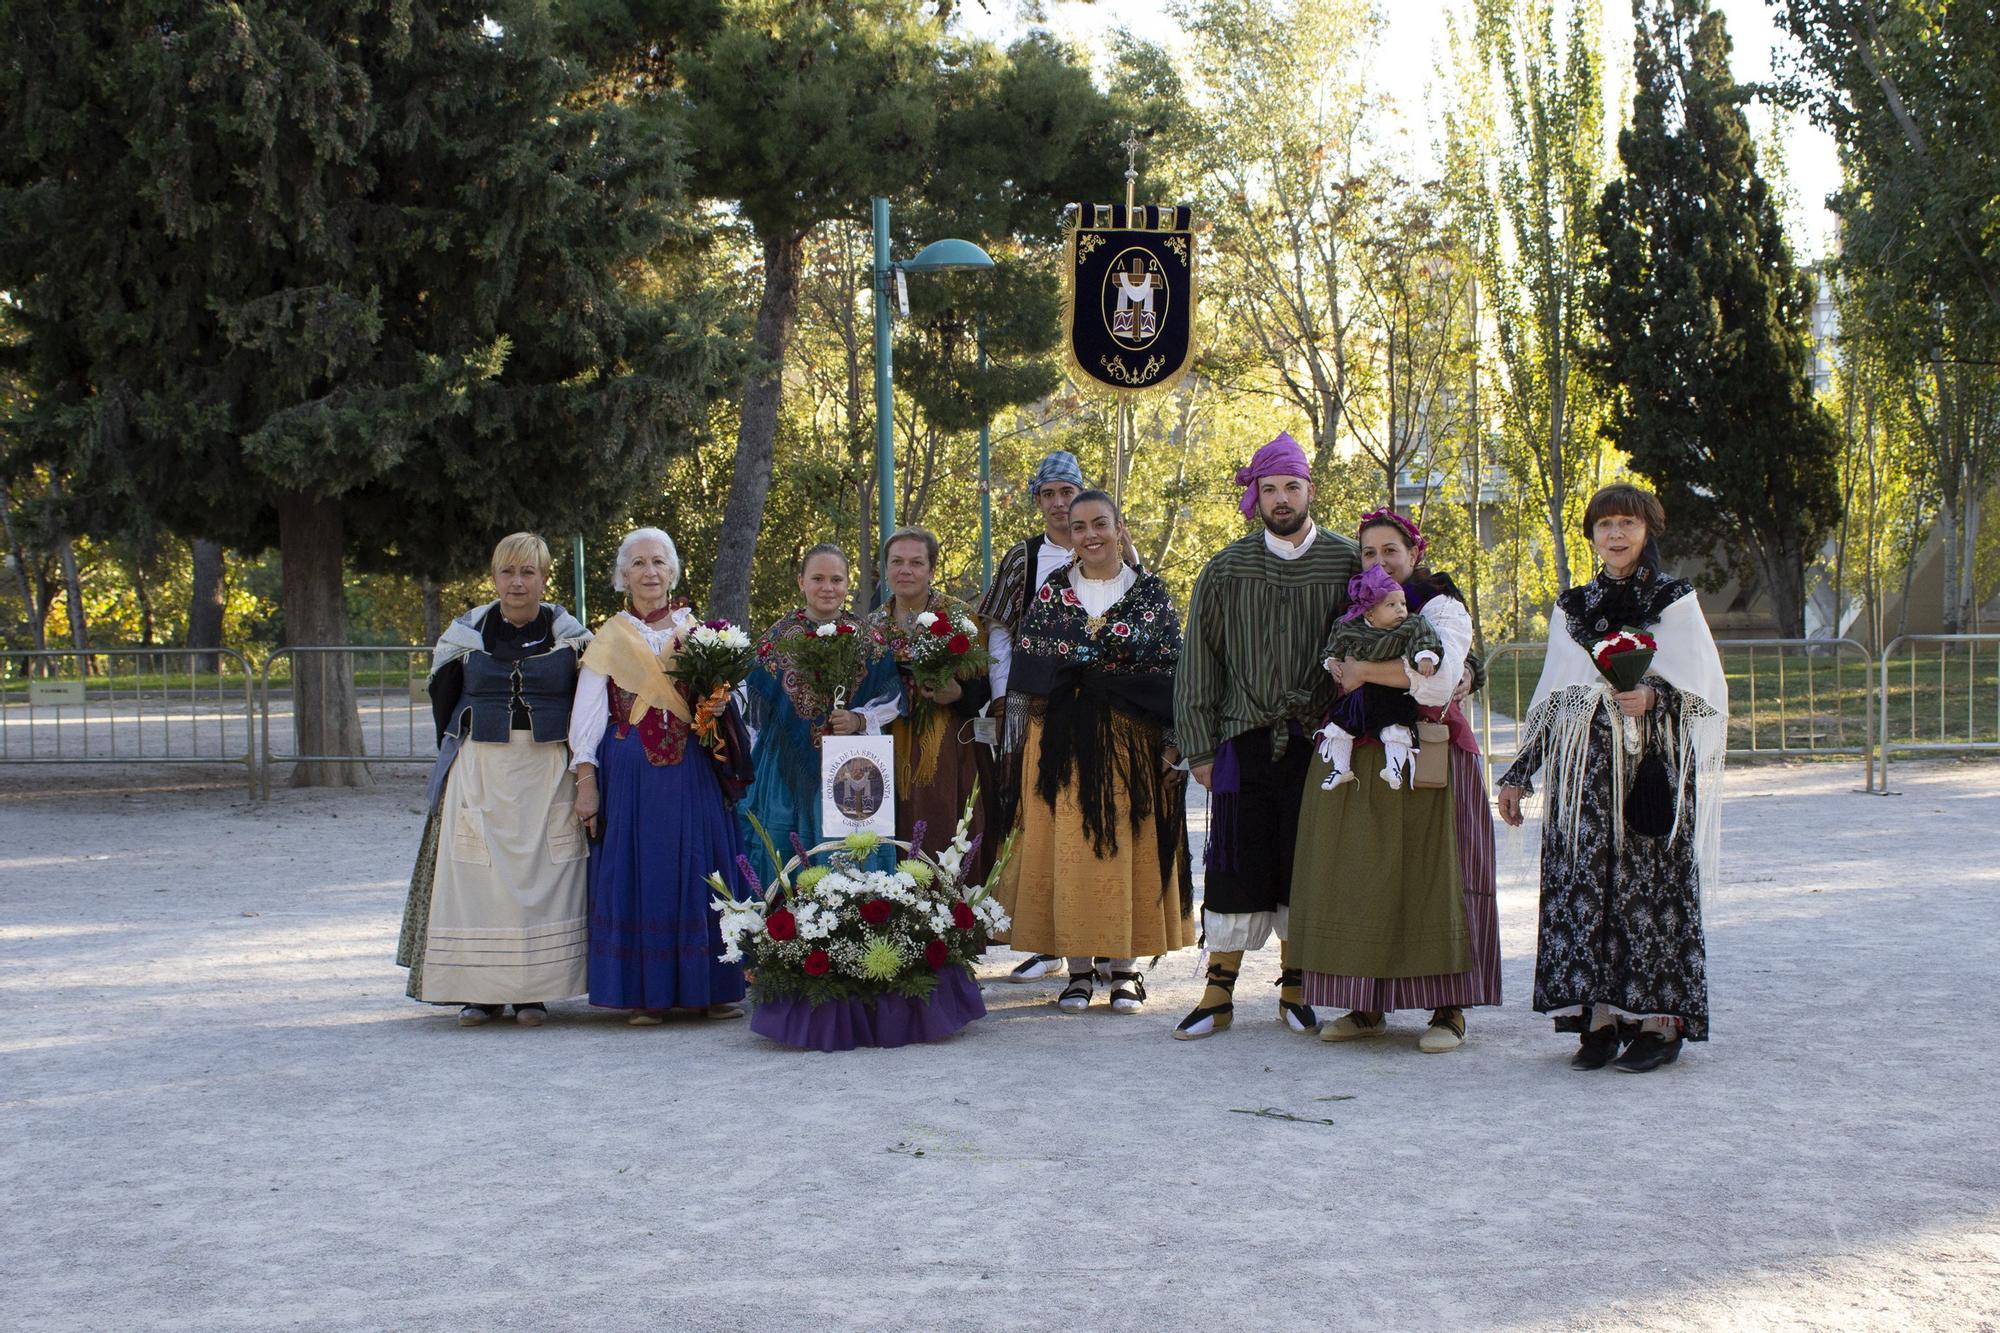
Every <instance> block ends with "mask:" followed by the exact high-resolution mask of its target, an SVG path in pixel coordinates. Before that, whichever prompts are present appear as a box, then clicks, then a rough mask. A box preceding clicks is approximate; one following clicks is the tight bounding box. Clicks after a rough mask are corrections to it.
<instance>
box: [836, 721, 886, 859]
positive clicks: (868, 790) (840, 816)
mask: <svg viewBox="0 0 2000 1333" xmlns="http://www.w3.org/2000/svg"><path fill="white" fill-rule="evenodd" d="M819 783H820V802H819V805H820V810H819V820H820V828H821V830H822V831H823V832H824V833H825V835H826V836H827V837H829V838H839V837H845V836H847V835H848V834H850V833H879V834H881V835H882V836H883V837H885V838H893V837H895V836H896V743H895V741H893V740H892V739H890V738H889V737H887V736H828V737H825V738H824V739H823V740H821V742H820V749H819Z"/></svg>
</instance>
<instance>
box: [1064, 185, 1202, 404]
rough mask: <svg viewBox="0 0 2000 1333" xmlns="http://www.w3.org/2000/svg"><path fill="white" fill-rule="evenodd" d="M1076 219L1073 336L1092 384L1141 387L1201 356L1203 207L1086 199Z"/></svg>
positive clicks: (1075, 365)
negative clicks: (1198, 220) (1197, 221)
mask: <svg viewBox="0 0 2000 1333" xmlns="http://www.w3.org/2000/svg"><path fill="white" fill-rule="evenodd" d="M1071 218H1072V221H1071V225H1070V228H1069V270H1068V289H1067V291H1066V292H1065V294H1064V298H1063V332H1064V342H1065V345H1066V346H1067V348H1068V352H1069V363H1070V366H1071V368H1072V369H1073V370H1074V371H1075V372H1076V373H1077V374H1078V375H1080V376H1081V377H1083V379H1084V381H1085V382H1086V383H1089V384H1092V385H1096V386H1097V387H1100V388H1104V389H1109V390H1111V391H1112V392H1113V393H1116V394H1140V393H1144V392H1146V391H1147V390H1149V389H1164V388H1167V387H1169V386H1171V385H1173V384H1174V383H1176V382H1177V381H1178V380H1179V379H1180V378H1181V376H1183V375H1185V374H1186V373H1187V371H1188V367H1189V366H1191V365H1192V364H1193V363H1194V312H1195V236H1194V228H1193V225H1192V224H1193V220H1194V219H1193V211H1192V210H1191V209H1188V208H1186V207H1175V208H1162V207H1159V206H1157V205H1151V204H1148V205H1144V206H1141V207H1134V208H1128V207H1127V206H1125V205H1124V204H1078V205H1077V206H1076V207H1075V210H1074V211H1073V213H1072V214H1071Z"/></svg>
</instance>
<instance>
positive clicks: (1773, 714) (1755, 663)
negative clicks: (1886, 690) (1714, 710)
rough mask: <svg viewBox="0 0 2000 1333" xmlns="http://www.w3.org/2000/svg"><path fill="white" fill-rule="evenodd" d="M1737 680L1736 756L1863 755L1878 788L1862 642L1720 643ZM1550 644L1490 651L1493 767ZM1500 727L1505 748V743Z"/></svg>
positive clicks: (1515, 743)
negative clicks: (1496, 739) (1498, 741)
mask: <svg viewBox="0 0 2000 1333" xmlns="http://www.w3.org/2000/svg"><path fill="white" fill-rule="evenodd" d="M1715 646H1716V650H1717V651H1718V652H1719V653H1721V655H1722V669H1723V674H1724V675H1725V676H1727V677H1728V679H1729V748H1728V751H1727V753H1728V755H1729V756H1730V757H1731V758H1736V759H1748V758H1765V757H1791V756H1798V755H1835V756H1841V755H1854V756H1858V757H1859V758H1860V759H1861V762H1862V768H1863V774H1864V783H1865V789H1866V790H1869V791H1873V790H1875V747H1874V737H1875V711H1876V697H1875V689H1874V681H1873V679H1872V676H1873V667H1874V662H1873V660H1872V659H1871V658H1870V656H1869V654H1868V650H1867V648H1865V647H1863V646H1862V645H1861V644H1859V643H1856V642H1855V641H1854V640H1853V639H1718V640H1716V644H1715ZM1546 649H1547V645H1545V644H1540V643H1507V644H1502V645H1500V646H1499V647H1498V648H1495V649H1493V650H1492V651H1491V652H1490V653H1489V654H1488V655H1487V685H1486V691H1485V693H1483V694H1482V695H1480V696H1479V698H1478V699H1477V700H1475V702H1474V712H1475V716H1476V717H1477V725H1478V727H1479V738H1480V748H1481V749H1483V750H1484V751H1485V753H1486V760H1487V763H1489V764H1501V763H1511V762H1512V761H1513V759H1514V757H1515V755H1516V754H1518V753H1519V749H1520V741H1519V728H1520V722H1521V719H1522V718H1524V717H1525V716H1526V714H1527V710H1528V704H1529V702H1530V700H1531V699H1532V698H1533V697H1534V691H1535V682H1536V681H1537V680H1538V679H1539V678H1540V676H1541V669H1542V657H1543V655H1544V653H1545V652H1546ZM1496 721H1497V730H1498V732H1499V735H1500V738H1501V746H1500V748H1498V749H1496V747H1495V743H1494V735H1495V731H1496Z"/></svg>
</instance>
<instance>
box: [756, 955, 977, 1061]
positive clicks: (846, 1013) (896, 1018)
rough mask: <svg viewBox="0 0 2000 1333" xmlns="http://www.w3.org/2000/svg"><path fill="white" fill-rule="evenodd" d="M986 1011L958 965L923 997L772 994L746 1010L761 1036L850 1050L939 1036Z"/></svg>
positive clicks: (938, 1038)
mask: <svg viewBox="0 0 2000 1333" xmlns="http://www.w3.org/2000/svg"><path fill="white" fill-rule="evenodd" d="M985 1016H986V1001H985V1000H983V999H982V998H980V995H979V983H978V982H976V981H974V980H973V979H972V974H971V973H970V972H967V971H966V970H965V969H964V968H962V967H949V968H946V969H945V970H944V971H943V972H941V973H939V974H938V984H937V989H936V990H934V991H932V992H931V994H930V998H928V999H924V1000H910V999H905V998H904V997H903V996H900V995H884V996H881V997H879V998H877V999H872V1000H836V1001H834V1002H832V1003H831V1004H820V1005H815V1004H811V1003H809V1002H807V1001H805V1000H770V1001H766V1002H764V1003H762V1004H759V1005H757V1006H756V1007H755V1008H754V1009H752V1010H751V1011H750V1030H751V1031H752V1032H754V1033H756V1034H757V1035H758V1036H760V1037H769V1038H770V1039H771V1040H772V1041H777V1042H783V1043H784V1044H785V1045H787V1046H796V1047H799V1048H800V1049H801V1050H808V1051H851V1050H853V1049H854V1048H855V1047H857V1046H883V1047H888V1046H907V1045H909V1044H910V1043H912V1042H918V1041H942V1040H944V1039H945V1038H946V1037H949V1036H950V1035H951V1034H952V1033H954V1032H957V1031H958V1030H959V1029H960V1028H962V1027H964V1026H965V1025H966V1024H967V1023H970V1022H971V1021H972V1020H973V1019H975V1018H984V1017H985Z"/></svg>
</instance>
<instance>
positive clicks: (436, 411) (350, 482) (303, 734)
mask: <svg viewBox="0 0 2000 1333" xmlns="http://www.w3.org/2000/svg"><path fill="white" fill-rule="evenodd" d="M0 37H4V40H5V41H6V42H7V43H8V45H9V47H10V51H11V58H10V59H9V60H8V61H7V62H5V67H4V71H0V103H4V105H5V106H6V107H7V108H8V113H7V116H6V119H5V122H4V125H0V288H4V289H5V290H6V291H8V292H9V293H10V295H11V296H12V298H13V299H14V300H15V302H16V303H17V307H18V314H19V316H20V319H21V323H22V325H23V327H24V328H25V330H26V334H27V336H26V339H25V342H24V344H23V348H22V361H23V364H24V371H23V373H24V375H25V376H26V378H27V379H28V380H29V382H30V383H31V384H32V386H33V389H34V399H33V406H32V410H31V412H30V413H29V414H28V416H27V417H26V419H24V420H21V421H19V422H18V423H17V426H16V430H17V439H18V440H19V441H21V442H23V444H24V452H25V453H26V454H27V455H28V456H30V457H40V458H43V459H46V460H54V461H59V462H61V463H62V464H63V470H64V471H65V472H66V473H67V474H68V475H69V476H71V477H72V479H73V484H74V485H75V486H77V487H79V488H80V487H84V486H88V487H90V488H91V490H92V492H93V495H94V497H95V498H96V499H97V500H98V502H100V503H106V502H109V501H110V500H111V499H119V500H122V501H123V502H124V503H126V504H129V505H133V506H139V507H143V508H144V509H145V510H147V511H149V512H151V513H154V514H157V515H158V516H160V517H161V518H162V519H163V520H165V521H166V522H167V523H168V524H170V525H171V526H172V527H174V528H176V529H177V530H179V531H181V532H184V533H186V534H188V535H190V536H199V537H205V538H210V539H214V540H219V541H223V542H225V543H226V544H228V545H230V546H232V547H235V548H237V549H242V550H259V549H263V548H265V547H267V546H269V545H270V544H272V543H273V542H274V541H275V542H276V544H277V545H278V546H279V548H280V551H281V553H282V556H283V578H284V589H283V608H284V615H285V630H286V636H287V639H288V641H289V642H291V643H294V644H340V643H344V642H345V641H346V636H347V626H346V616H345V609H344V602H343V592H342V588H343V571H344V562H345V561H346V560H352V562H353V563H354V564H355V565H356V566H358V567H360V568H363V569H384V568H394V569H399V570H404V571H407V572H409V573H412V574H417V575H420V576H433V577H436V576H443V575H446V574H452V573H457V572H462V571H463V570H464V569H466V568H467V567H477V566H478V565H480V564H481V563H483V560H484V557H485V554H486V552H487V550H489V549H490V545H491V542H492V540H493V539H494V537H495V536H496V535H498V534H499V533H502V532H505V531H508V530H510V529H514V528H522V527H543V528H547V529H550V530H553V531H558V532H560V531H562V530H565V529H568V528H570V527H571V526H572V525H576V524H580V523H581V522H583V521H585V520H586V519H589V518H592V517H594V516H596V515H598V514H601V513H603V512H604V511H605V510H607V509H608V508H610V507H611V506H612V505H613V504H614V503H615V502H616V501H617V500H618V499H619V498H620V497H621V496H622V495H623V494H624V493H626V492H627V491H628V490H629V489H630V488H631V487H632V486H633V485H635V484H636V483H637V481H638V480H639V479H640V478H643V477H646V476H647V475H649V474H652V473H655V472H656V471H657V468H658V465H659V463H660V461H661V460H662V459H663V458H664V457H665V456H666V454H667V453H668V452H669V451H671V450H672V449H674V448H676V447H679V446H681V445H682V444H684V443H685V442H686V441H687V440H688V439H689V438H691V436H692V434H693V432H695V431H697V430H698V429H699V428H700V425H701V423H702V420H703V417H704V415H705V411H706V408H707V405H708V403H709V402H710V401H711V400H712V399H713V397H714V396H715V395H716V394H717V393H718V392H720V391H721V390H723V389H724V388H725V387H726V385H725V383H724V382H723V378H724V373H725V371H726V370H727V365H728V363H727V360H726V357H725V355H724V353H725V352H726V350H727V347H728V344H727V342H726V341H725V340H722V339H719V338H717V337H715V336H714V334H713V332H712V329H711V327H710V325H709V323H708V322H707V318H706V310H705V307H704V306H703V305H702V304H701V303H700V302H683V303H678V304H677V303H674V302H672V301H669V300H666V299H662V298H661V297H659V296H656V295H652V294H643V295H642V294H639V293H638V292H637V291H636V290H635V287H634V285H633V284H632V276H633V272H634V270H635V268H636V266H638V265H639V264H641V263H642V262H643V261H648V260H653V259H657V258H659V257H660V256H662V255H670V254H673V253H675V252H678V251H684V250H686V249H688V248H689V247H690V246H691V245H692V244H693V238H692V236H691V235H690V234H689V233H688V232H687V231H686V230H685V227H684V224H683V222H682V221H681V220H680V216H679V214H678V213H677V212H676V207H677V205H678V203H679V199H680V174H681V168H680V165H679V160H678V153H677V149H676V147H675V144H674V142H673V140H672V138H671V136H670V134H669V133H668V129H667V127H664V126H660V125H649V124H643V123H640V122H638V121H637V120H636V119H635V118H634V117H632V116H631V115H630V114H628V113H627V112H626V111H624V110H623V109H621V108H619V107H617V106H615V105H609V104H605V103H602V102H590V101H586V100H584V99H581V98H579V97H578V96H577V93H578V91H579V89H580V88H581V87H582V83H581V80H582V77H583V74H584V70H583V67H582V64H581V62H579V61H578V60H576V59H574V58H573V57H572V56H570V55H569V54H568V53H566V52H565V51H564V50H562V49H561V48H560V46H559V45H558V43H557V40H556V37H555V35H554V33H553V31H552V28H551V24H550V22H549V16H548V13H547V10H546V6H545V5H543V4H540V3H537V2H536V0H523V2H522V3H518V4H505V3H502V4H497V5H496V4H492V3H457V2H456V0H325V2H324V3H319V4H314V5H310V6H300V5H296V4H286V3H283V2H282V0H241V2H240V3H235V4H230V5H220V4H215V5H197V6H190V7H184V8H182V9H180V10H179V11H177V12H174V11H168V12H165V13H164V14H163V11H161V10H160V8H159V7H158V6H144V5H138V4H103V5H88V6H82V5H79V6H61V7H52V6H48V5H43V4H39V3H32V0H29V2H24V3H15V2H13V0H7V2H5V3H0ZM320 685H321V680H320V677H319V676H317V675H316V674H315V673H311V672H302V673H300V676H299V679H298V680H297V681H295V707H296V709H297V718H298V731H299V735H298V740H299V744H300V747H301V752H302V753H309V754H310V753H323V754H325V753H336V754H337V753H352V752H355V750H354V748H353V747H354V746H355V745H356V744H357V743H358V741H359V739H360V738H359V724H358V718H357V713H356V708H355V703H354V699H353V695H352V686H351V683H350V682H349V681H348V679H347V677H346V674H345V673H330V674H329V675H328V677H327V678H326V680H325V681H324V686H325V691H326V693H325V697H321V696H320ZM295 780H300V781H325V782H355V781H362V780H365V771H364V770H361V769H360V768H359V766H356V765H330V766H313V765H305V764H302V765H300V766H299V772H298V774H297V775H296V777H295Z"/></svg>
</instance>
